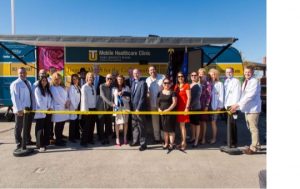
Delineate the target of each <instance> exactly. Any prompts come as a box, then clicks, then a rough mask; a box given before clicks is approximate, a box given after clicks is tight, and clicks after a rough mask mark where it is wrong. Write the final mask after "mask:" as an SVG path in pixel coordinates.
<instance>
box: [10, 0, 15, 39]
mask: <svg viewBox="0 0 300 189" xmlns="http://www.w3.org/2000/svg"><path fill="white" fill-rule="evenodd" d="M10 5H11V6H10V8H11V34H12V35H15V0H10Z"/></svg>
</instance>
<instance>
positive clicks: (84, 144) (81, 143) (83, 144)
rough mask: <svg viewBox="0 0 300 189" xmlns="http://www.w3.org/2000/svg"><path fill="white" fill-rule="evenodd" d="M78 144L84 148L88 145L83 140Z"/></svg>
mask: <svg viewBox="0 0 300 189" xmlns="http://www.w3.org/2000/svg"><path fill="white" fill-rule="evenodd" d="M80 146H82V147H84V148H86V147H88V145H87V143H83V142H80Z"/></svg>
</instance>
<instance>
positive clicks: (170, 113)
mask: <svg viewBox="0 0 300 189" xmlns="http://www.w3.org/2000/svg"><path fill="white" fill-rule="evenodd" d="M24 113H25V114H26V113H44V114H72V115H73V114H80V115H101V114H102V115H108V114H133V115H200V114H223V113H228V114H231V113H230V111H189V112H185V111H170V112H158V111H137V112H136V111H125V110H124V111H48V110H35V111H33V110H24Z"/></svg>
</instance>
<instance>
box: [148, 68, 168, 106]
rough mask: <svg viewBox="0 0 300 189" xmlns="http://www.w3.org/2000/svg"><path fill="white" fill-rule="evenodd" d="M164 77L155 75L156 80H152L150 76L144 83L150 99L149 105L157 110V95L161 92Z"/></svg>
mask: <svg viewBox="0 0 300 189" xmlns="http://www.w3.org/2000/svg"><path fill="white" fill-rule="evenodd" d="M164 79H165V76H164V75H162V74H157V75H156V79H155V80H152V78H151V76H149V77H147V79H146V83H147V86H148V92H149V97H150V105H151V107H152V109H153V108H155V109H157V108H156V106H157V103H156V101H157V95H158V93H159V92H160V91H161V90H162V84H163V80H164Z"/></svg>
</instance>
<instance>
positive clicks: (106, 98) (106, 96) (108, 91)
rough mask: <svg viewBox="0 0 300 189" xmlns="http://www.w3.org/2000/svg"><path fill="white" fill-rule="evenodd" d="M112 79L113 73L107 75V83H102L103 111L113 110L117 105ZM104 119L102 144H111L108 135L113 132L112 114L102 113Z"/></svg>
mask: <svg viewBox="0 0 300 189" xmlns="http://www.w3.org/2000/svg"><path fill="white" fill-rule="evenodd" d="M112 81H113V77H112V74H107V75H106V77H105V83H103V84H101V85H100V98H99V103H100V110H101V111H112V110H113V108H114V107H115V106H116V105H115V104H114V102H113V94H112ZM102 119H103V122H104V125H103V127H102V128H101V132H100V133H103V134H104V136H101V139H102V144H109V139H108V136H109V135H111V134H112V115H110V114H107V115H102ZM104 128H105V129H104Z"/></svg>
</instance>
